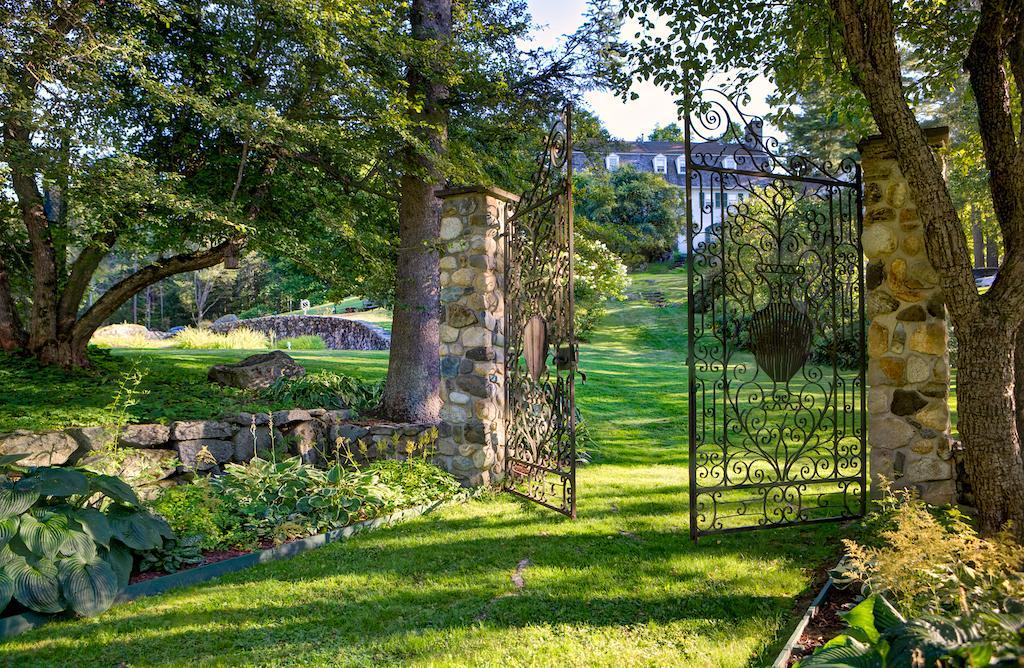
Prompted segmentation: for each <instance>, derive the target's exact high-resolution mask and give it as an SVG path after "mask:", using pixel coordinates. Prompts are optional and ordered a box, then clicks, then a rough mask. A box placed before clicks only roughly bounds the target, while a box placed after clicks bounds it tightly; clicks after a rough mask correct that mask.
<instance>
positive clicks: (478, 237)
mask: <svg viewBox="0 0 1024 668" xmlns="http://www.w3.org/2000/svg"><path fill="white" fill-rule="evenodd" d="M438 197H440V198H441V199H442V200H443V205H442V208H441V307H442V309H443V312H442V314H441V399H442V401H443V402H444V403H443V406H442V408H441V426H440V434H439V439H438V445H437V458H436V459H437V462H438V464H440V465H441V466H442V467H444V468H445V469H446V470H448V471H450V472H451V473H452V474H453V475H454V476H455V477H457V478H458V479H459V480H460V481H461V482H462V484H464V485H466V486H470V487H475V486H480V485H488V484H491V483H494V482H496V481H498V480H500V478H501V474H502V472H503V470H504V468H503V462H504V455H505V437H504V411H505V384H504V371H505V334H504V325H505V304H504V283H505V258H504V245H503V243H502V241H501V237H500V235H501V234H502V233H503V232H504V230H505V216H506V209H507V205H508V204H509V203H515V202H517V201H518V200H519V198H518V197H516V196H515V195H511V194H509V193H506V192H504V191H502V190H498V189H494V188H483V187H469V188H457V189H453V190H446V191H443V192H440V193H438Z"/></svg>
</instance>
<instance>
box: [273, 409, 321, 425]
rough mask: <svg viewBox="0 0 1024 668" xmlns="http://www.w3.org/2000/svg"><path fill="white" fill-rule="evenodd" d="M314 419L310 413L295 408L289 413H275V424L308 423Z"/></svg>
mask: <svg viewBox="0 0 1024 668" xmlns="http://www.w3.org/2000/svg"><path fill="white" fill-rule="evenodd" d="M312 419H313V416H312V415H310V414H309V411H307V410H303V409H301V408H293V409H291V410H288V411H274V424H275V425H285V424H291V423H293V422H308V421H310V420H312Z"/></svg>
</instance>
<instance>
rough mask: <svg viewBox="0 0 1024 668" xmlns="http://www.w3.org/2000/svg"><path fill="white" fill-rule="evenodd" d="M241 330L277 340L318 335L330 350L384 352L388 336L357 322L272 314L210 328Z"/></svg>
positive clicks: (344, 319) (388, 344)
mask: <svg viewBox="0 0 1024 668" xmlns="http://www.w3.org/2000/svg"><path fill="white" fill-rule="evenodd" d="M239 327H245V328H248V329H251V330H254V331H257V332H262V333H264V334H273V335H274V336H276V337H277V338H279V339H285V338H293V337H297V336H319V337H320V338H321V339H323V340H324V343H326V344H327V347H328V348H329V349H331V350H387V349H388V348H390V347H391V336H390V335H389V334H388V333H387V332H386V331H384V330H383V329H381V328H380V327H377V326H376V325H373V324H370V323H368V322H363V321H361V320H353V319H351V318H342V317H338V316H329V315H273V316H266V317H263V318H249V319H248V320H232V321H229V322H222V323H219V324H214V325H211V326H210V329H211V330H212V331H214V332H218V333H220V334H224V333H226V332H230V331H231V330H233V329H238V328H239Z"/></svg>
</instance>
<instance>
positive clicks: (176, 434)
mask: <svg viewBox="0 0 1024 668" xmlns="http://www.w3.org/2000/svg"><path fill="white" fill-rule="evenodd" d="M234 433H235V430H234V428H233V427H232V426H231V424H229V423H227V422H219V421H216V420H191V421H188V422H172V423H171V439H173V440H175V441H195V440H198V439H203V438H231V436H232V435H233V434H234Z"/></svg>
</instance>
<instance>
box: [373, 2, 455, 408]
mask: <svg viewBox="0 0 1024 668" xmlns="http://www.w3.org/2000/svg"><path fill="white" fill-rule="evenodd" d="M410 20H411V24H412V34H413V36H414V37H415V38H416V39H420V40H437V41H439V42H442V43H443V42H444V41H446V40H448V39H449V38H450V37H451V34H452V6H451V0H413V2H412V6H411V8H410ZM438 74H439V73H433V75H432V73H431V72H427V71H423V70H422V69H421V66H419V65H418V64H410V66H409V71H408V75H407V78H408V82H409V95H410V97H411V99H413V100H421V101H422V104H423V107H422V112H420V113H418V114H416V115H415V117H414V118H413V121H414V122H416V123H417V124H419V127H418V129H417V133H418V134H419V137H420V139H421V140H422V141H423V143H424V144H426V145H427V146H429V147H430V151H431V152H432V153H433V155H424V153H423V152H422V151H419V150H416V149H415V148H413V147H409V148H408V149H407V151H406V155H407V157H406V164H407V168H406V173H405V174H404V175H403V176H402V179H401V203H400V204H399V209H398V217H399V238H400V240H401V245H400V246H399V251H398V268H397V272H396V285H395V314H394V322H393V324H392V333H391V356H390V360H389V362H388V377H387V382H386V383H385V387H384V399H383V404H382V406H381V410H382V411H383V414H384V415H386V416H387V417H388V418H390V419H393V420H403V421H410V422H413V421H416V422H419V421H424V422H426V421H435V420H437V419H438V416H439V413H440V409H441V398H440V394H439V387H440V381H441V370H440V357H439V354H440V353H439V348H440V337H439V333H438V331H439V317H440V300H439V292H440V269H439V267H438V254H437V250H436V248H435V247H434V245H435V244H436V243H437V240H438V238H439V237H440V225H441V223H440V203H439V202H438V200H437V198H436V197H435V196H434V192H435V190H436V189H437V188H438V187H439V186H441V185H442V182H443V175H442V173H441V170H440V169H439V167H438V164H437V158H438V157H439V156H440V155H442V154H443V153H444V150H445V144H446V140H447V112H446V110H445V108H444V101H445V100H446V99H447V97H448V90H447V88H446V87H445V85H444V84H443V83H442V82H440V81H438V78H439V77H438V76H437V75H438Z"/></svg>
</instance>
